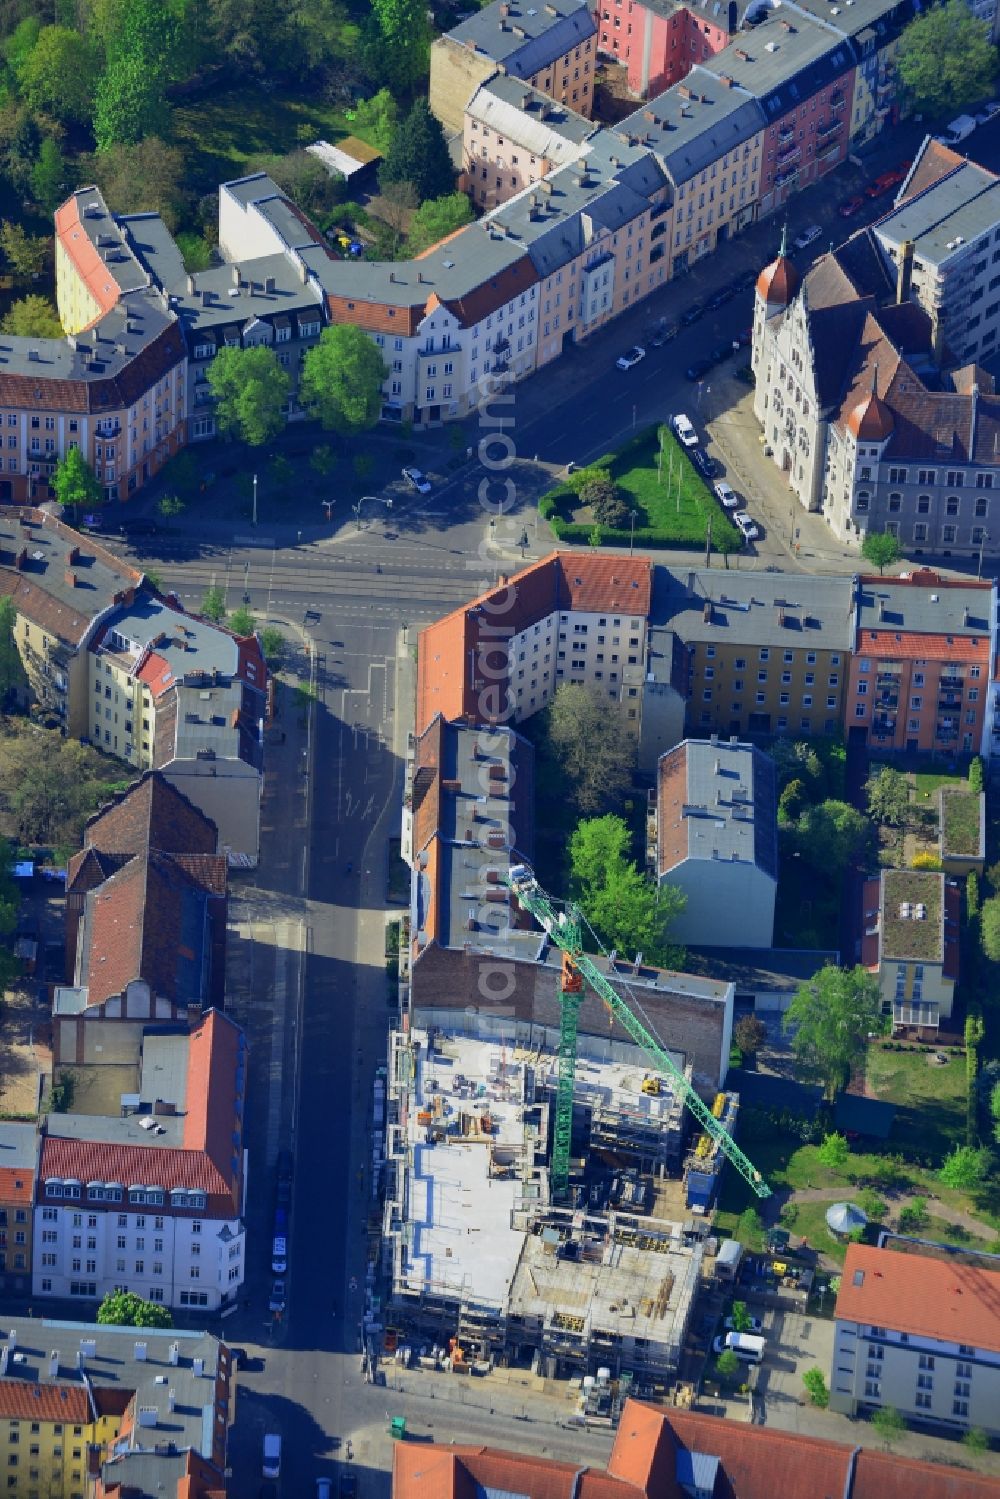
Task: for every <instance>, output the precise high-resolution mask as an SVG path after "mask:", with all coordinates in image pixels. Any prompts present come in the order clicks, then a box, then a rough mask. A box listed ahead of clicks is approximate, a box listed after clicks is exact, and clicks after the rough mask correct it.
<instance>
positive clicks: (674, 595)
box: [655, 567, 854, 651]
mask: <svg viewBox="0 0 1000 1499" xmlns="http://www.w3.org/2000/svg"><path fill="white" fill-rule="evenodd" d="M657 573H658V574H659V575H660V576H658V578H657V591H656V594H655V598H656V601H657V606H658V608H659V609H662V610H663V618H662V619H658V620H657V623H658V624H668V625H669V626H670V628H671V629H673V630H676V632H677V634H678V635H679V636H680V638H681V640H682V641H684V642H685V643H686V644H694V643H703V642H708V643H712V642H718V641H726V642H735V643H740V644H742V643H745V644H746V645H747V646H786V647H798V648H800V649H816V650H825V651H847V650H849V649H850V648H851V645H852V642H853V639H854V619H853V613H854V611H853V588H854V579H853V578H851V577H846V576H842V577H836V576H827V577H810V576H805V575H802V574H791V573H789V574H782V573H765V572H761V571H755V572H736V571H735V570H733V569H727V570H725V571H722V570H720V569H718V568H708V569H705V568H701V569H694V568H692V569H690V570H686V569H681V568H659V567H658V568H657ZM661 579H662V587H661ZM708 601H711V605H712V607H711V610H710V611H709V610H707V609H706V603H707V602H708ZM708 613H710V618H706V614H708Z"/></svg>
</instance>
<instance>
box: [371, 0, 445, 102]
mask: <svg viewBox="0 0 1000 1499" xmlns="http://www.w3.org/2000/svg"><path fill="white" fill-rule="evenodd" d="M371 8H372V23H373V24H372V30H371V35H370V37H369V43H368V49H367V50H368V54H369V66H370V67H371V70H372V72H373V73H374V75H375V76H376V77H377V78H379V79H380V80H381V79H384V80H385V82H386V83H387V84H388V85H389V87H390V88H391V89H392V90H393V92H394V93H403V94H408V93H412V92H413V90H414V89H416V88H418V87H419V86H420V85H421V84H423V83H424V80H425V79H426V77H427V73H428V70H429V67H430V40H431V38H430V28H429V26H428V24H427V7H426V5H425V4H424V3H423V0H371Z"/></svg>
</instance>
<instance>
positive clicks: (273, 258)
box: [170, 254, 336, 333]
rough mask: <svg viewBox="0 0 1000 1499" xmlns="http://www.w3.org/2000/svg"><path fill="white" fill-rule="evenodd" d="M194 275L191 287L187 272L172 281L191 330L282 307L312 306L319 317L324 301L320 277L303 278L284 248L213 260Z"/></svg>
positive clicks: (237, 322)
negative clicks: (230, 261) (249, 256)
mask: <svg viewBox="0 0 1000 1499" xmlns="http://www.w3.org/2000/svg"><path fill="white" fill-rule="evenodd" d="M334 263H335V264H336V262H334ZM237 275H238V277H239V285H237V284H236V278H237ZM190 280H191V283H192V284H193V286H192V290H190V291H189V290H188V285H189V282H188V278H187V277H186V276H185V277H184V278H183V280H182V281H180V282H178V283H177V284H176V285H173V286H171V288H170V305H171V307H172V308H173V310H174V311H175V312H176V314H177V316H178V317H179V319H180V321H181V324H182V326H183V327H184V328H185V329H188V330H190V332H191V333H194V332H200V331H202V330H204V329H208V328H219V327H225V326H233V327H237V326H238V327H241V328H242V327H244V326H245V325H246V324H247V323H249V322H252V321H253V319H254V318H256V317H263V316H267V317H269V318H273V317H275V316H276V315H279V314H281V313H286V314H288V315H292V314H301V313H305V312H308V313H309V314H311V316H312V317H313V318H315V316H316V312H317V309H318V308H320V306H321V303H322V292H321V290H320V288H319V287H318V286H317V284H316V282H315V281H314V280H313V279H312V278H311V277H310V278H309V279H308V280H307V281H306V282H303V280H302V277H301V275H300V274H299V271H298V268H297V267H296V266H295V264H294V263H293V261H292V260H291V259H290V258H289V257H288V256H287V255H284V254H276V255H261V256H259V257H258V258H257V259H256V260H248V261H240V262H236V263H235V264H233V265H219V266H213V267H212V268H211V269H210V270H207V271H198V272H197V273H196V274H195V275H194V276H192V277H191V278H190ZM321 321H322V316H321Z"/></svg>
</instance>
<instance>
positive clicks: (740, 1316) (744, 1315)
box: [731, 1301, 753, 1332]
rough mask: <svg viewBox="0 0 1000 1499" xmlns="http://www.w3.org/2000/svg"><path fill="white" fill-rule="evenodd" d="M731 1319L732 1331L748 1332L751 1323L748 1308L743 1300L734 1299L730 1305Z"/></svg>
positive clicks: (751, 1319)
mask: <svg viewBox="0 0 1000 1499" xmlns="http://www.w3.org/2000/svg"><path fill="white" fill-rule="evenodd" d="M731 1315H732V1319H733V1331H734V1332H749V1331H750V1328H751V1327H752V1325H753V1318H752V1317H751V1316H750V1309H749V1307H748V1306H747V1304H746V1302H745V1301H734V1302H733V1305H732V1312H731Z"/></svg>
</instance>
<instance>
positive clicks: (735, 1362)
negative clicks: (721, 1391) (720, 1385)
mask: <svg viewBox="0 0 1000 1499" xmlns="http://www.w3.org/2000/svg"><path fill="white" fill-rule="evenodd" d="M715 1367H716V1370H717V1371H718V1374H719V1378H720V1379H725V1380H728V1379H735V1378H736V1376H737V1374H738V1373H739V1372H740V1361H739V1359H738V1358H737V1357H736V1354H735V1353H734V1352H733V1350H732V1349H731V1348H723V1350H722V1352H721V1353H720V1354H719V1357H718V1358H717V1359H716V1361H715Z"/></svg>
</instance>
